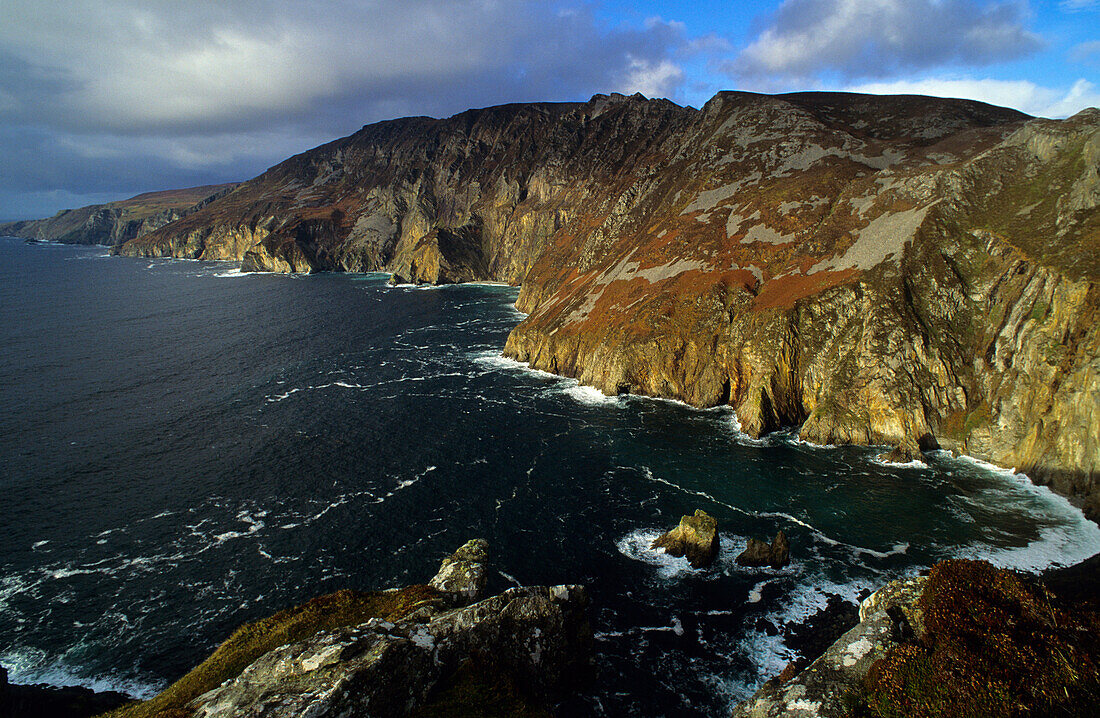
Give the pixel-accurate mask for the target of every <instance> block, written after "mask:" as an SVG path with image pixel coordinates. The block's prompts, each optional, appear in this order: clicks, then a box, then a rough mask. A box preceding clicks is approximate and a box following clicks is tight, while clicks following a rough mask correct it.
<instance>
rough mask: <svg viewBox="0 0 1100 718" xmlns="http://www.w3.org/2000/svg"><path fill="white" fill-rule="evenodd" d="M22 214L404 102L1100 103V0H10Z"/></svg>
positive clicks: (221, 176)
mask: <svg viewBox="0 0 1100 718" xmlns="http://www.w3.org/2000/svg"><path fill="white" fill-rule="evenodd" d="M0 16H2V17H4V18H5V22H4V23H3V24H2V25H0V218H3V219H17V218H29V217H40V216H46V215H50V214H52V213H53V212H55V211H56V210H58V209H61V208H65V207H75V206H81V205H84V204H90V203H94V202H103V201H107V200H111V199H120V198H124V197H128V196H132V195H134V194H137V193H139V192H144V191H149V190H156V189H168V188H175V187H185V186H193V185H198V184H208V183H214V182H223V181H230V180H237V179H247V178H249V177H252V176H254V175H256V174H258V173H259V172H261V171H263V170H264V169H265V168H267V167H269V166H271V165H273V164H275V163H277V162H278V161H280V160H282V159H284V158H286V157H287V156H289V155H291V154H294V153H296V152H300V151H303V150H305V149H309V148H310V147H313V146H316V145H318V144H321V143H323V142H326V141H328V140H331V139H334V138H336V137H341V136H344V135H347V134H349V133H351V132H354V131H355V130H357V129H358V128H359V127H360V126H361V125H363V124H366V123H369V122H374V121H377V120H381V119H387V118H391V117H400V116H405V115H414V114H425V115H432V116H437V117H440V116H447V115H450V114H454V113H456V112H460V111H461V110H463V109H466V108H469V107H482V106H486V105H492V104H499V103H503V102H523V101H533V100H558V101H561V100H585V99H587V98H588V97H590V96H591V95H592V94H595V93H597V92H612V91H619V92H625V93H633V92H642V93H643V94H645V95H647V96H650V97H668V98H670V99H672V100H674V101H676V102H679V103H681V104H690V105H694V106H696V107H698V106H701V105H702V104H703V103H704V102H706V100H707V99H709V98H710V97H711V96H712V95H713V94H714V93H715V92H717V91H718V90H721V89H742V90H753V91H758V92H790V91H801V90H849V91H861V92H876V93H916V94H934V95H940V96H952V97H967V98H973V99H979V100H983V101H987V102H992V103H995V104H1001V105H1007V106H1011V107H1015V108H1017V109H1020V110H1023V111H1025V112H1028V113H1031V114H1035V115H1042V116H1050V117H1064V116H1068V115H1070V114H1072V113H1074V112H1076V111H1078V110H1080V109H1082V108H1084V107H1087V106H1096V105H1100V30H1098V28H1100V0H1062V1H1058V0H1052V1H1050V2H1037V1H1035V0H1032V1H1031V2H1028V1H1027V0H783V1H782V2H763V1H762V0H743V1H742V2H716V1H709V0H708V1H701V2H692V3H680V2H676V3H673V2H658V1H656V0H643V1H640V2H624V1H622V0H610V1H607V2H582V1H580V0H542V1H536V0H402V1H401V2H395V1H393V0H327V1H326V2H325V3H322V4H317V3H315V2H303V1H301V0H223V1H222V2H219V3H182V2H178V1H176V0H67V1H66V2H65V3H42V2H41V1H40V0H34V1H33V2H28V1H25V0H0Z"/></svg>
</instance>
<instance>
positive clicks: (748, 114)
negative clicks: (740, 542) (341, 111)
mask: <svg viewBox="0 0 1100 718" xmlns="http://www.w3.org/2000/svg"><path fill="white" fill-rule="evenodd" d="M1098 162H1100V112H1097V111H1096V110H1089V111H1085V112H1082V113H1081V114H1079V115H1077V116H1075V117H1073V118H1070V119H1069V120H1065V121H1061V122H1058V121H1049V120H1035V119H1031V118H1028V117H1026V116H1024V115H1022V114H1020V113H1018V112H1015V111H1013V110H1008V109H1003V108H996V107H992V106H989V105H984V104H982V103H977V102H970V101H963V100H942V99H935V98H927V97H908V96H894V97H876V96H864V95H851V94H842V93H800V94H791V95H780V96H767V95H756V94H751V93H739V92H724V93H720V94H719V95H717V96H716V97H714V98H713V99H712V100H711V101H710V102H708V103H707V104H706V106H704V107H703V108H702V109H701V110H695V109H693V108H684V107H679V106H677V105H675V104H673V103H671V102H668V101H666V100H646V99H645V98H643V97H641V96H639V95H636V96H634V97H623V96H610V97H607V96H596V97H594V98H593V99H592V100H590V101H589V102H587V103H564V104H530V105H509V106H503V107H495V108H489V109H485V110H471V111H469V112H465V113H462V114H460V115H456V116H454V117H451V118H448V119H444V120H434V119H430V118H408V119H403V120H395V121H391V122H383V123H378V124H375V125H369V126H367V127H364V128H363V129H362V130H360V131H359V132H358V133H356V134H354V135H352V136H350V137H347V138H344V139H341V140H337V141H335V142H332V143H330V144H327V145H324V146H322V147H319V148H317V149H315V150H312V151H310V152H306V153H303V154H301V155H298V156H296V157H293V158H291V159H289V160H287V161H286V162H284V163H282V164H280V165H277V166H276V167H273V168H272V169H271V170H269V171H267V172H266V173H264V174H263V175H261V176H259V177H257V178H255V179H253V180H251V181H249V182H246V183H245V184H243V185H242V186H241V187H240V188H239V189H238V190H237V191H235V192H233V193H232V194H230V195H228V196H226V197H224V198H222V199H220V200H217V201H215V202H212V203H211V204H210V205H208V206H206V207H205V208H203V209H201V210H199V211H196V212H194V213H192V214H190V215H188V216H187V217H184V218H182V219H180V220H178V221H176V222H173V223H171V224H169V225H167V226H165V227H163V228H161V229H159V230H157V231H154V232H151V233H149V234H147V235H145V236H143V237H141V238H138V239H135V240H131V241H128V242H126V243H124V244H122V245H120V246H119V247H117V248H116V250H115V251H117V252H118V253H120V254H127V255H139V256H176V257H190V258H205V259H236V260H240V261H241V263H242V269H245V270H251V271H279V272H302V271H316V270H348V271H363V270H377V269H381V270H385V271H390V272H392V273H393V275H394V279H395V281H408V282H429V283H446V282H459V281H468V280H478V279H482V280H483V279H488V280H496V281H503V282H509V283H512V284H520V283H522V291H521V294H520V297H519V301H518V307H519V308H520V309H521V310H523V311H524V312H527V313H528V314H529V316H528V317H527V319H526V320H525V321H524V322H522V323H521V324H520V325H519V326H518V327H517V328H516V329H515V330H514V331H513V332H512V334H511V336H510V337H509V339H508V342H507V346H506V347H505V354H506V355H507V356H510V357H513V358H516V359H519V360H522V361H526V362H530V364H531V365H532V366H533V367H536V368H539V369H545V370H548V371H552V372H556V373H559V374H564V375H568V376H572V377H576V378H578V379H579V380H580V381H582V382H583V383H585V384H590V385H593V386H596V387H598V388H600V389H601V390H603V391H604V392H606V393H609V394H614V393H621V392H636V393H641V394H647V395H652V396H660V397H667V398H676V399H681V400H684V401H686V402H689V403H691V404H693V405H696V406H713V405H718V404H729V405H732V406H733V407H734V408H735V409H736V410H737V414H738V417H739V418H740V421H741V423H742V428H743V429H744V430H745V431H746V432H748V433H750V434H753V435H758V434H760V433H763V432H767V431H770V430H773V429H776V428H779V427H781V426H785V425H801V427H802V428H801V435H802V437H803V438H805V439H807V440H809V441H813V442H818V443H853V442H854V443H867V444H889V445H893V446H895V447H897V448H898V449H899V451H898V452H897V453H896V454H895V455H900V456H902V457H905V456H915V455H917V454H919V451H920V450H922V449H930V448H935V447H943V448H948V449H953V450H958V451H962V452H966V453H968V454H971V455H973V456H976V457H978V458H981V459H985V460H988V461H991V462H993V463H996V464H999V465H1003V466H1014V467H1016V468H1017V469H1018V470H1020V471H1024V472H1026V473H1028V474H1029V475H1030V476H1031V477H1032V478H1033V479H1035V480H1037V481H1039V482H1044V483H1050V484H1052V486H1053V487H1054V488H1055V490H1057V491H1059V492H1062V493H1064V494H1067V495H1070V496H1075V497H1078V498H1080V499H1081V500H1082V501H1084V503H1085V510H1086V512H1087V513H1088V514H1089V515H1090V516H1092V517H1094V518H1095V517H1096V516H1097V515H1098V511H1100V488H1098V485H1097V474H1098V471H1100V439H1098V437H1100V414H1098V411H1100V329H1098V328H1097V322H1096V318H1097V307H1098V304H1100V294H1098V291H1100V290H1098V285H1097V280H1098V278H1100V259H1098V258H1100V212H1098V211H1097V204H1098V201H1100V178H1098V173H1097V165H1098Z"/></svg>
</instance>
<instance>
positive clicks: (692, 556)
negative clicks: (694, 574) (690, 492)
mask: <svg viewBox="0 0 1100 718" xmlns="http://www.w3.org/2000/svg"><path fill="white" fill-rule="evenodd" d="M651 548H654V549H664V551H665V553H667V554H668V555H669V556H677V557H683V558H686V559H687V560H688V563H690V564H691V567H692V568H696V569H699V568H706V567H707V566H709V565H710V564H712V563H714V559H715V558H716V557H717V556H718V521H717V520H715V518H714V517H713V516H711V515H710V514H708V513H707V512H706V511H703V510H702V509H695V513H694V514H693V515H691V516H687V515H685V516H681V517H680V525H679V526H677V527H676V528H674V529H672V530H671V531H668V532H666V533H664V534H661V535H660V536H658V537H657V538H656V539H655V540H654V541H653V543H652V544H651Z"/></svg>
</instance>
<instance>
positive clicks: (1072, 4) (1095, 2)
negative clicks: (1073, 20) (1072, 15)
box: [1058, 0, 1100, 12]
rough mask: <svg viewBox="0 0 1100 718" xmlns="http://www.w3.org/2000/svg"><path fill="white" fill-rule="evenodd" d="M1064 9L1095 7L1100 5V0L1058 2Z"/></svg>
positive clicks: (1064, 0)
mask: <svg viewBox="0 0 1100 718" xmlns="http://www.w3.org/2000/svg"><path fill="white" fill-rule="evenodd" d="M1058 4H1059V5H1060V6H1061V7H1062V8H1063V9H1064V10H1069V11H1071V12H1072V11H1074V10H1088V9H1090V8H1094V7H1100V0H1062V2H1060V3H1058Z"/></svg>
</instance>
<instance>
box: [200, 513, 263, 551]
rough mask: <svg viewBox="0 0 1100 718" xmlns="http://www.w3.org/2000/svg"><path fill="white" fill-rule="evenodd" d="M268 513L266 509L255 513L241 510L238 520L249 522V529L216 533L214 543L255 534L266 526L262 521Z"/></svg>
mask: <svg viewBox="0 0 1100 718" xmlns="http://www.w3.org/2000/svg"><path fill="white" fill-rule="evenodd" d="M266 515H267V512H266V511H257V512H256V513H255V515H253V514H252V513H250V512H248V511H241V512H239V513H238V514H237V520H238V521H243V522H244V523H246V524H248V529H247V530H245V531H226V532H225V533H220V534H216V535H214V537H213V539H214V545H216V546H220V545H221V544H223V543H225V542H226V541H228V540H230V539H235V538H240V537H241V536H248V535H250V534H254V533H256V532H257V531H259V530H260V529H262V528H264V526H265V524H264V522H263V521H262V519H263V517H264V516H266Z"/></svg>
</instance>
